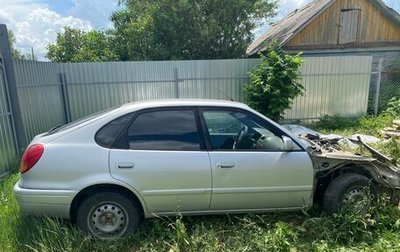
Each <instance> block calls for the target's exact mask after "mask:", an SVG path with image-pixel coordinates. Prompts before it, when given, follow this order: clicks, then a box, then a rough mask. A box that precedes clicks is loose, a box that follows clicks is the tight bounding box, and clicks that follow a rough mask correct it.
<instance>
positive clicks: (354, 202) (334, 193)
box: [323, 173, 376, 214]
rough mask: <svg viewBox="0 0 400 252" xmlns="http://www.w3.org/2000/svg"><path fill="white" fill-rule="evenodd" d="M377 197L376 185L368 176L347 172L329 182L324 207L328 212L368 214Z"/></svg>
mask: <svg viewBox="0 0 400 252" xmlns="http://www.w3.org/2000/svg"><path fill="white" fill-rule="evenodd" d="M375 198H376V189H375V186H374V185H373V183H372V182H371V181H370V180H369V179H368V178H367V177H365V176H363V175H360V174H356V173H345V174H342V175H340V176H339V177H337V178H335V179H334V180H333V181H332V182H331V183H330V184H329V186H328V188H327V189H326V191H325V194H324V199H323V207H324V210H325V211H326V212H328V213H340V212H345V213H352V214H366V213H367V212H368V210H369V208H370V207H371V205H372V204H373V203H374V200H375Z"/></svg>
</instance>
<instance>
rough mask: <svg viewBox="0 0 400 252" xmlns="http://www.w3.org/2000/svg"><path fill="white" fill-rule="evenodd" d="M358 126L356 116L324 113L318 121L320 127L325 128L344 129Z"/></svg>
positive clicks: (317, 125) (317, 124)
mask: <svg viewBox="0 0 400 252" xmlns="http://www.w3.org/2000/svg"><path fill="white" fill-rule="evenodd" d="M357 126H358V121H357V120H354V118H349V117H342V116H340V115H333V116H330V115H323V116H322V117H321V118H320V119H319V121H318V122H317V123H316V127H317V128H318V129H324V130H343V129H347V128H353V127H357Z"/></svg>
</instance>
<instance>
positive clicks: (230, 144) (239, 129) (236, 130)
mask: <svg viewBox="0 0 400 252" xmlns="http://www.w3.org/2000/svg"><path fill="white" fill-rule="evenodd" d="M202 114H203V117H204V120H205V123H206V126H207V131H208V134H209V137H210V141H211V145H212V148H213V149H220V150H248V149H258V150H283V141H282V135H281V134H279V133H273V131H272V130H271V129H270V128H269V127H268V126H267V125H266V124H265V123H264V124H263V123H262V122H260V119H259V118H256V117H254V116H252V115H250V114H247V113H242V112H238V111H216V110H211V111H203V112H202Z"/></svg>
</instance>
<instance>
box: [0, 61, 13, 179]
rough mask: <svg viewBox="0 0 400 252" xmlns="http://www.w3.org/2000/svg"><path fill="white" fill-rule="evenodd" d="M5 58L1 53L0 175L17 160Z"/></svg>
mask: <svg viewBox="0 0 400 252" xmlns="http://www.w3.org/2000/svg"><path fill="white" fill-rule="evenodd" d="M4 70H5V69H4V65H3V58H2V57H1V55H0V177H1V176H2V175H3V174H5V173H6V172H7V171H8V170H9V169H10V168H11V167H12V164H13V163H14V162H15V161H16V154H17V151H16V149H17V148H16V146H15V143H16V140H15V134H14V133H15V131H14V127H13V118H12V112H11V109H10V106H9V100H10V99H9V94H8V87H7V78H6V74H5V71H4Z"/></svg>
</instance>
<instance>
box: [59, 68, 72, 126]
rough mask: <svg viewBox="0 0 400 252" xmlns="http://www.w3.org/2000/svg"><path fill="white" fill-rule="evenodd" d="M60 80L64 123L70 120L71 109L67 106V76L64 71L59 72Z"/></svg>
mask: <svg viewBox="0 0 400 252" xmlns="http://www.w3.org/2000/svg"><path fill="white" fill-rule="evenodd" d="M60 82H61V99H62V104H63V112H64V119H65V123H69V122H71V111H70V109H69V108H70V106H69V97H68V89H67V77H66V76H65V73H60Z"/></svg>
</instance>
